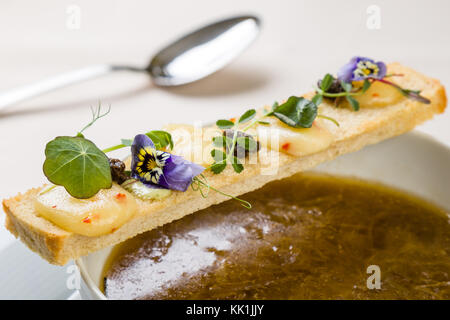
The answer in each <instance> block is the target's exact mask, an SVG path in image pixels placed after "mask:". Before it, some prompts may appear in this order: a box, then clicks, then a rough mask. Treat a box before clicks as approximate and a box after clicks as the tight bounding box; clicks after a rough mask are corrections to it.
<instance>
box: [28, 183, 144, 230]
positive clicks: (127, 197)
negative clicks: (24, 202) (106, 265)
mask: <svg viewBox="0 0 450 320" xmlns="http://www.w3.org/2000/svg"><path fill="white" fill-rule="evenodd" d="M35 210H36V212H37V213H38V214H39V215H40V216H42V217H43V218H45V219H47V220H49V221H51V222H53V223H54V224H55V225H57V226H58V227H60V228H62V229H64V230H67V231H70V232H73V233H77V234H81V235H85V236H91V237H94V236H100V235H104V234H108V233H112V232H114V231H115V230H116V229H118V228H119V227H120V226H122V225H123V224H124V223H125V222H127V221H128V220H129V219H130V218H131V217H132V216H133V215H134V213H135V211H136V200H135V198H134V197H133V196H132V195H131V194H130V193H128V192H127V191H125V190H124V189H123V188H121V187H119V186H118V185H116V184H114V185H113V186H112V187H111V188H110V189H103V190H100V191H99V192H98V193H97V194H96V195H95V196H93V197H92V198H89V199H76V198H73V197H72V196H70V194H68V193H67V191H66V190H65V189H64V188H63V187H55V188H53V189H52V190H50V191H48V192H45V193H42V194H40V195H38V196H37V197H36V200H35Z"/></svg>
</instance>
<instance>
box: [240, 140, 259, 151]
mask: <svg viewBox="0 0 450 320" xmlns="http://www.w3.org/2000/svg"><path fill="white" fill-rule="evenodd" d="M236 142H237V144H238V145H239V146H240V147H242V148H243V149H245V150H247V151H250V152H253V151H255V150H256V148H257V143H256V141H255V139H253V138H252V137H239V138H237V140H236Z"/></svg>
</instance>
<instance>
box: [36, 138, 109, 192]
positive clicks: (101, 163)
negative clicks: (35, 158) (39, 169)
mask: <svg viewBox="0 0 450 320" xmlns="http://www.w3.org/2000/svg"><path fill="white" fill-rule="evenodd" d="M45 156H46V159H45V162H44V174H45V176H46V177H47V178H48V180H49V181H50V182H52V183H54V184H56V185H60V186H63V187H64V188H65V189H66V190H67V192H68V193H69V194H70V195H71V196H73V197H74V198H78V199H87V198H90V197H92V196H94V195H95V194H96V193H97V192H98V191H99V190H100V189H108V188H111V184H112V179H111V171H110V168H109V160H108V157H107V156H106V155H105V154H104V153H103V152H102V151H101V150H100V149H99V148H97V146H96V145H95V144H94V143H93V142H91V141H90V140H87V139H84V138H82V137H78V136H77V137H57V138H55V139H54V140H52V141H50V142H49V143H47V146H46V147H45Z"/></svg>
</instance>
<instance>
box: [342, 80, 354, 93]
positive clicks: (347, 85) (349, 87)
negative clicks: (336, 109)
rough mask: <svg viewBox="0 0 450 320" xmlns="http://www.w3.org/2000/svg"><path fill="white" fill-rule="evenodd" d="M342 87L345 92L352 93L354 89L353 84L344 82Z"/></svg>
mask: <svg viewBox="0 0 450 320" xmlns="http://www.w3.org/2000/svg"><path fill="white" fill-rule="evenodd" d="M341 87H342V88H343V89H344V90H345V92H350V91H352V88H353V86H352V84H351V83H349V82H344V81H341Z"/></svg>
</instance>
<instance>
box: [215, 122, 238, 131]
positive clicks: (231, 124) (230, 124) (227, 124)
mask: <svg viewBox="0 0 450 320" xmlns="http://www.w3.org/2000/svg"><path fill="white" fill-rule="evenodd" d="M216 125H217V126H218V127H219V128H220V129H223V130H224V129H230V128H233V127H234V122H233V121H230V120H217V122H216Z"/></svg>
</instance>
